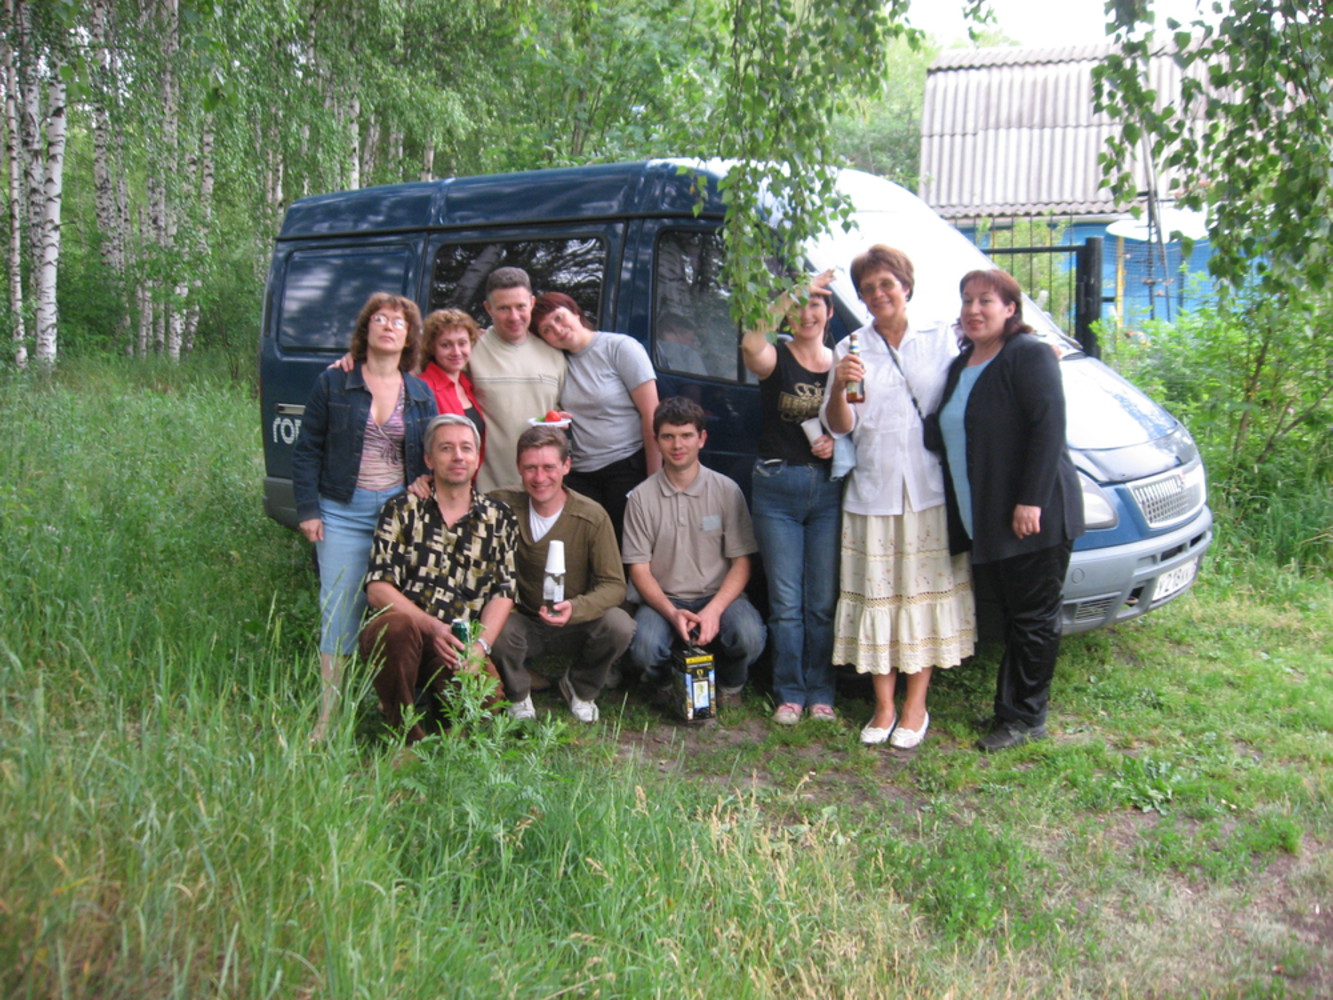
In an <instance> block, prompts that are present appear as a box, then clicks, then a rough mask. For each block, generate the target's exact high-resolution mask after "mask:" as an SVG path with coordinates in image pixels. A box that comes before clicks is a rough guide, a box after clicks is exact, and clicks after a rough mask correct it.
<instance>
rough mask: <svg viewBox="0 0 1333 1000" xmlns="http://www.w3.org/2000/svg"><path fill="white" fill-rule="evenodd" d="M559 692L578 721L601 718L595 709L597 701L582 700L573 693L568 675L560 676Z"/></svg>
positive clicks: (591, 720)
mask: <svg viewBox="0 0 1333 1000" xmlns="http://www.w3.org/2000/svg"><path fill="white" fill-rule="evenodd" d="M560 693H561V694H563V695H564V696H565V701H567V702H569V711H570V713H571V714H572V715H573V716H574V718H576V719H578V720H579V721H580V722H596V721H597V720H598V719H600V718H601V713H600V712H598V711H597V702H595V701H584V700H583V699H582V698H580V697H579V696H578V695H576V694H575V693H574V685H573V684H571V683H569V678H568V677H561V678H560Z"/></svg>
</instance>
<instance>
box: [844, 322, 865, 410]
mask: <svg viewBox="0 0 1333 1000" xmlns="http://www.w3.org/2000/svg"><path fill="white" fill-rule="evenodd" d="M847 353H848V354H854V355H855V356H856V357H858V358H859V357H860V356H861V343H860V341H859V340H857V339H856V331H855V330H853V331H852V332H851V334H850V335H849V336H848V338H847ZM865 401H866V387H865V383H864V382H860V381H858V382H848V383H847V402H849V403H864V402H865Z"/></svg>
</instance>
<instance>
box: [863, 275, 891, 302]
mask: <svg viewBox="0 0 1333 1000" xmlns="http://www.w3.org/2000/svg"><path fill="white" fill-rule="evenodd" d="M901 287H902V283H901V282H900V281H898V279H897V278H881V279H880V280H879V281H875V282H870V281H867V282H866V283H865V284H864V285H862V286H861V287H860V288H858V289H857V291H858V292H859V293H860V295H861V298H862V300H865V299H868V298H870V296H872V295H874V294H875V293H876V292H879V293H880V294H883V295H888V294H889V293H890V292H891V291H893V290H894V289H895V288H901Z"/></svg>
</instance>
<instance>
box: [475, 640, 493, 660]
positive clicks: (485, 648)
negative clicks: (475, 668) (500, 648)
mask: <svg viewBox="0 0 1333 1000" xmlns="http://www.w3.org/2000/svg"><path fill="white" fill-rule="evenodd" d="M472 641H473V642H474V643H476V644H477V645H478V646H480V647H481V652H482V654H483V655H485V656H490V655H491V644H490V643H489V642H487V641H486V640H485V639H483V638H482V637H481V636H477V637H476V638H475V639H473V640H472Z"/></svg>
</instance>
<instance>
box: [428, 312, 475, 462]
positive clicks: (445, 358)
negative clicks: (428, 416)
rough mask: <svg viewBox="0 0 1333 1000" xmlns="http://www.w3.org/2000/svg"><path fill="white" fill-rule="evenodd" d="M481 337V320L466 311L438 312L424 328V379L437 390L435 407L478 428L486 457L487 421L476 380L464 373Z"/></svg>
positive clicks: (431, 316)
mask: <svg viewBox="0 0 1333 1000" xmlns="http://www.w3.org/2000/svg"><path fill="white" fill-rule="evenodd" d="M480 336H481V328H480V327H478V326H477V321H476V320H474V319H473V318H472V317H471V316H469V315H468V314H467V313H465V312H463V310H461V309H436V310H435V311H434V312H433V313H431V314H430V315H429V316H427V317H426V321H425V323H424V325H423V326H422V329H421V339H422V345H421V346H422V357H424V358H426V359H427V361H426V367H425V368H423V369H422V370H421V377H422V379H424V380H425V382H426V384H427V385H429V386H430V387H431V389H432V391H434V393H435V405H436V406H438V407H439V409H440V412H441V413H457V414H460V415H462V416H464V417H467V418H468V419H469V420H471V421H472V422H473V423H474V424H476V425H477V431H478V433H480V434H481V445H482V455H483V456H484V455H485V449H486V420H485V418H484V417H483V416H482V412H481V408H480V407H479V406H477V397H476V395H475V394H474V393H473V391H472V380H471V379H470V378H468V377H467V373H466V372H465V371H464V370H463V369H464V368H466V367H467V363H468V362H469V361H471V360H472V345H473V344H475V343H476V342H477V338H478V337H480Z"/></svg>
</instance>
